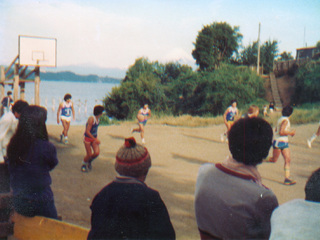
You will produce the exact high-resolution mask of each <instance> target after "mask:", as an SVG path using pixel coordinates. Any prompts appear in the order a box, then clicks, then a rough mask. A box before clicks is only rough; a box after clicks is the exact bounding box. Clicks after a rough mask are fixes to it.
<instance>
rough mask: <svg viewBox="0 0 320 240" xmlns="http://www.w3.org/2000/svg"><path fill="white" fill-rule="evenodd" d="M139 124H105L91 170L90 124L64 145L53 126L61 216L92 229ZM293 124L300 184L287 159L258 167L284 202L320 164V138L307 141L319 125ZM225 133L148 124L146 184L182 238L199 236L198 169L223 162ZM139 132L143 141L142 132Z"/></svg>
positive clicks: (299, 194) (300, 191) (300, 193)
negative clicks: (96, 203) (103, 193)
mask: <svg viewBox="0 0 320 240" xmlns="http://www.w3.org/2000/svg"><path fill="white" fill-rule="evenodd" d="M134 126H135V125H134V124H121V125H114V126H100V127H99V132H98V134H99V135H98V137H99V139H100V140H101V147H100V149H101V153H100V156H99V158H98V159H96V160H95V161H94V162H93V169H92V171H91V172H90V173H82V172H81V171H80V166H81V163H82V160H83V157H84V154H85V149H84V146H83V142H82V139H83V132H84V126H73V125H71V128H70V131H69V140H70V144H69V145H64V144H61V143H59V134H60V132H61V131H62V126H61V125H50V126H48V132H49V135H50V141H51V142H53V143H54V145H55V146H56V148H57V152H58V158H59V165H58V166H57V167H56V168H55V169H54V170H53V171H52V172H51V176H52V180H53V184H52V189H53V192H54V197H55V202H56V206H57V209H58V214H59V215H61V216H62V218H63V220H64V221H66V222H69V223H74V224H77V225H80V226H84V227H87V228H90V216H91V211H90V208H89V206H90V204H91V201H92V199H93V198H94V196H95V195H96V193H97V192H99V191H100V190H101V188H103V187H104V186H105V185H106V184H108V183H109V182H110V181H112V180H113V179H114V177H115V175H116V172H115V170H114V162H115V154H116V152H117V151H118V149H119V148H120V146H121V145H122V144H123V143H124V138H125V137H128V136H131V133H130V129H131V127H134ZM292 127H293V128H295V129H296V136H294V137H293V138H290V140H289V141H290V150H291V156H292V166H291V172H292V178H294V179H295V180H296V181H297V184H296V185H294V186H285V185H283V184H282V182H283V180H284V176H283V158H282V157H280V159H279V161H278V162H277V163H263V164H261V165H259V166H258V169H259V171H260V173H261V175H262V178H263V183H264V184H265V185H266V186H267V187H269V188H271V189H272V190H273V192H274V193H275V194H276V195H277V197H278V200H279V203H280V204H282V203H285V202H287V201H289V200H291V199H295V198H304V186H305V183H306V181H307V178H308V177H309V176H310V174H311V173H312V171H314V170H315V169H317V168H319V167H320V159H319V156H320V140H319V139H317V140H316V141H315V142H314V144H313V148H312V149H308V148H307V145H306V139H307V138H308V137H310V136H311V135H312V134H313V133H314V132H315V131H316V129H317V128H318V124H316V123H314V124H307V125H297V126H294V125H293V126H292ZM224 131H225V126H224V125H212V126H209V127H198V128H187V127H172V126H165V125H153V124H152V120H151V121H150V124H149V123H148V125H147V126H146V133H145V139H146V147H147V148H148V150H149V152H150V155H151V160H152V167H151V169H150V171H149V174H148V177H147V179H146V184H147V185H148V186H150V187H151V188H154V189H156V190H158V191H159V192H160V195H161V197H162V199H163V201H164V202H165V204H166V206H167V208H168V211H169V214H170V217H171V221H172V223H173V226H174V228H175V231H176V236H177V239H199V234H198V230H197V225H196V220H195V214H194V190H195V183H196V178H197V173H198V169H199V167H200V165H202V164H204V163H208V162H209V163H217V162H221V161H223V160H224V159H225V158H226V157H227V156H228V155H229V150H228V145H227V144H226V143H221V142H220V134H221V133H223V132H224ZM133 136H134V137H135V138H136V140H137V142H138V143H141V139H140V135H139V134H138V133H134V134H133ZM271 151H272V150H270V154H272V152H271Z"/></svg>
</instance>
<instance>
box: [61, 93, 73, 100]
mask: <svg viewBox="0 0 320 240" xmlns="http://www.w3.org/2000/svg"><path fill="white" fill-rule="evenodd" d="M71 98H72V96H71V94H70V93H67V94H66V95H64V98H63V99H64V100H65V101H67V100H68V99H71Z"/></svg>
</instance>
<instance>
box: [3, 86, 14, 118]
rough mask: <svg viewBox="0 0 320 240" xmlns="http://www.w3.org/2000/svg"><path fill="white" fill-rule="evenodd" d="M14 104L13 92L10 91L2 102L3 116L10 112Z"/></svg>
mask: <svg viewBox="0 0 320 240" xmlns="http://www.w3.org/2000/svg"><path fill="white" fill-rule="evenodd" d="M12 104H13V99H12V92H11V91H8V92H7V96H6V97H4V98H3V99H2V100H1V116H2V115H3V114H5V113H7V112H9V111H10V109H11V107H12Z"/></svg>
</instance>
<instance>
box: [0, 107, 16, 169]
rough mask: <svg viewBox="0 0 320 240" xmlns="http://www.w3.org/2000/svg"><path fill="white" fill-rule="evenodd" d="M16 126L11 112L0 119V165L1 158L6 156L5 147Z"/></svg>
mask: <svg viewBox="0 0 320 240" xmlns="http://www.w3.org/2000/svg"><path fill="white" fill-rule="evenodd" d="M17 125H18V119H16V117H15V116H14V115H13V113H12V112H11V111H9V112H7V113H5V114H4V115H3V116H2V117H1V118H0V163H1V162H4V159H3V156H5V155H6V150H7V145H8V144H9V142H10V139H11V138H12V136H13V134H14V133H15V131H16V129H17Z"/></svg>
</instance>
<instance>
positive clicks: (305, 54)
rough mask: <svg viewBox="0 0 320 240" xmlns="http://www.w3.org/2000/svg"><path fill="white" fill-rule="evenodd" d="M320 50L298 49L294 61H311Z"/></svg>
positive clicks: (315, 48) (314, 48) (310, 48)
mask: <svg viewBox="0 0 320 240" xmlns="http://www.w3.org/2000/svg"><path fill="white" fill-rule="evenodd" d="M319 52H320V50H319V49H317V47H304V48H298V49H297V54H296V59H297V60H300V59H307V58H309V59H312V58H313V57H314V56H315V55H316V54H317V53H319Z"/></svg>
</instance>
